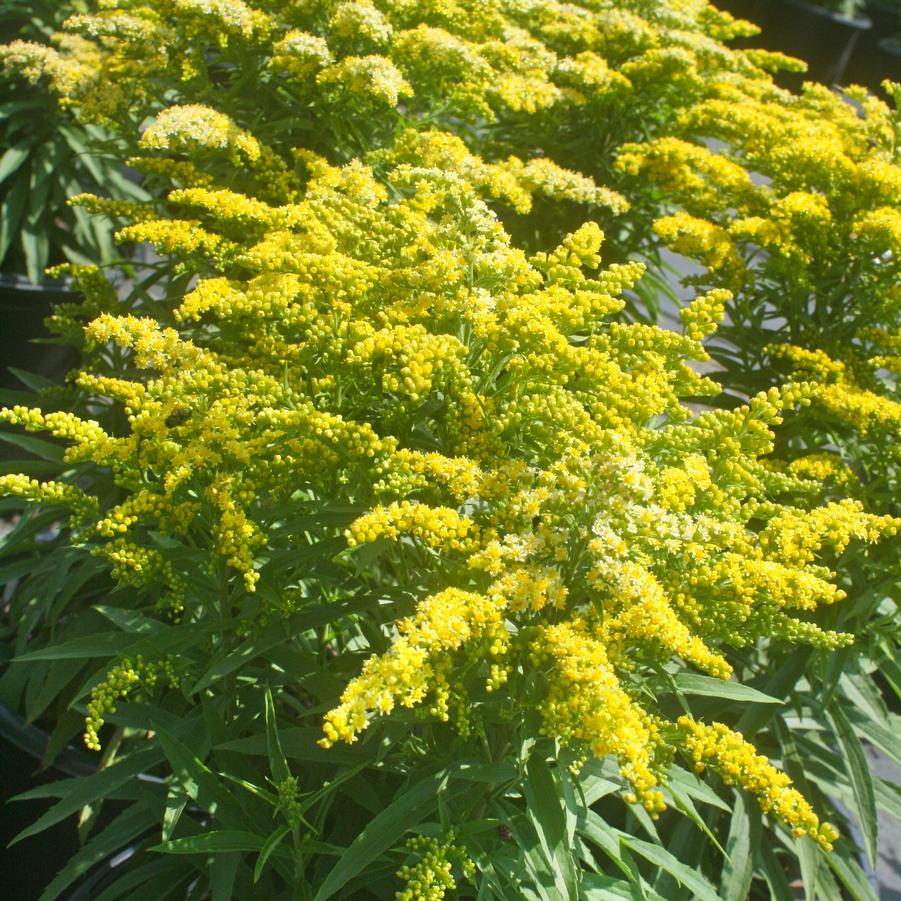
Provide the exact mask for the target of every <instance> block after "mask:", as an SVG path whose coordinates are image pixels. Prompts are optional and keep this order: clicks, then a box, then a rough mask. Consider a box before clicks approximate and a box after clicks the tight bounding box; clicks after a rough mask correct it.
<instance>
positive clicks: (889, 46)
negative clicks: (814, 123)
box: [847, 24, 901, 95]
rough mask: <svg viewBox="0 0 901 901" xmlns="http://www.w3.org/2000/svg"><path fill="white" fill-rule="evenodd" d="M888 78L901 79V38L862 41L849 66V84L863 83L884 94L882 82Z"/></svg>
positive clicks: (876, 92) (877, 92) (892, 79)
mask: <svg viewBox="0 0 901 901" xmlns="http://www.w3.org/2000/svg"><path fill="white" fill-rule="evenodd" d="M895 28H896V30H897V28H898V25H897V24H896V26H895ZM874 31H875V29H874ZM868 37H869V35H868ZM887 78H888V79H890V80H891V81H901V38H899V37H883V38H881V39H879V40H872V41H868V42H867V43H866V44H864V42H863V41H861V42H860V44H859V45H858V46H857V49H856V50H855V51H854V56H853V58H852V60H851V64H850V65H849V66H848V78H847V81H848V84H862V85H864V86H866V87H868V88H869V89H870V90H871V91H873V93H875V94H882V95H884V94H885V92H884V91H883V90H882V82H883V81H885V79H887Z"/></svg>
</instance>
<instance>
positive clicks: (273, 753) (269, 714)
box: [265, 685, 291, 784]
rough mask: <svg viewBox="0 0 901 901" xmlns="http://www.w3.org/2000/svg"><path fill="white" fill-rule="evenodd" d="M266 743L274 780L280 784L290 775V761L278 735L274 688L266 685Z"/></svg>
mask: <svg viewBox="0 0 901 901" xmlns="http://www.w3.org/2000/svg"><path fill="white" fill-rule="evenodd" d="M265 716H266V743H267V750H268V753H269V769H270V771H271V772H272V779H273V781H274V782H275V783H276V784H278V783H281V782H284V781H285V780H286V779H287V778H288V777H289V776H290V775H291V770H290V769H289V768H288V761H287V760H285V752H284V751H283V750H282V745H281V742H280V741H279V737H278V723H277V722H276V719H275V702H274V701H273V700H272V689H271V688H270V687H269V686H268V685H267V686H266V711H265Z"/></svg>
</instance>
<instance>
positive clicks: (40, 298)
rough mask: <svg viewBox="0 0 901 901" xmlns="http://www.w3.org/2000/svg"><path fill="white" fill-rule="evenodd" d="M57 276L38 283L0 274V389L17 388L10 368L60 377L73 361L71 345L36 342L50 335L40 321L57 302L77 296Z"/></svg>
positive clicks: (20, 386) (70, 366) (19, 387)
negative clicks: (63, 345)
mask: <svg viewBox="0 0 901 901" xmlns="http://www.w3.org/2000/svg"><path fill="white" fill-rule="evenodd" d="M78 296H79V295H78V294H77V293H76V292H74V291H72V290H71V288H70V287H69V285H68V283H67V282H65V281H62V280H59V279H53V280H48V281H46V282H44V283H43V284H41V285H34V284H32V283H31V282H30V281H29V280H28V279H27V278H25V277H24V276H21V275H8V274H3V273H0V389H2V388H14V389H21V388H22V384H21V382H19V380H18V379H16V377H15V376H14V375H13V374H12V373H11V372H10V371H9V368H10V367H13V368H15V369H23V370H26V371H27V372H34V373H37V374H38V375H42V376H44V377H45V378H49V379H54V380H59V379H61V378H62V377H63V376H64V375H65V374H66V373H67V372H68V371H69V370H70V369H71V368H72V367H73V366H74V365H75V363H76V362H77V359H78V358H77V355H76V353H75V351H74V350H73V349H72V348H69V347H62V346H59V345H54V344H46V343H36V342H40V341H46V340H47V339H49V338H51V335H50V333H49V332H48V331H47V329H46V327H45V326H44V320H45V319H46V318H47V316H49V315H50V312H51V311H52V309H53V307H54V306H55V305H56V304H58V303H64V302H68V303H71V302H73V301H75V300H77V299H78Z"/></svg>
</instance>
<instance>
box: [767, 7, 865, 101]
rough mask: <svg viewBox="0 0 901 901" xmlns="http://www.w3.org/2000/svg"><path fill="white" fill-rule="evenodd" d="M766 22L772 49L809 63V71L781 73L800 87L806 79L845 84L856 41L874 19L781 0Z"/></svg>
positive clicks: (790, 83)
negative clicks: (844, 14)
mask: <svg viewBox="0 0 901 901" xmlns="http://www.w3.org/2000/svg"><path fill="white" fill-rule="evenodd" d="M762 24H764V26H765V28H766V32H765V35H764V37H765V39H766V40H765V43H766V45H767V46H768V47H769V48H770V49H772V50H781V51H782V52H783V53H788V54H789V55H790V56H796V57H798V59H803V60H804V61H805V62H806V63H807V65H808V70H807V73H806V74H805V75H797V74H790V73H784V74H782V75H780V76H779V80H780V82H782V83H784V84H785V86H786V87H790V88H792V89H795V90H796V89H797V88H798V87H800V85H801V82H802V81H804V80H807V81H820V82H823V83H824V84H842V83H843V81H844V78H845V69H846V68H847V66H848V62H849V60H850V59H851V54H852V53H853V52H854V46H855V44H857V42H858V40H859V39H860V36H861V35H862V34H864V33H866V32H867V31H869V30H870V29H871V28H872V24H873V23H872V22H871V21H870V19H868V18H867V17H866V16H859V17H857V18H853V19H851V18H848V17H847V16H843V15H841V13H837V12H832V11H831V10H828V9H825V8H824V7H822V6H815V5H813V4H811V3H804V2H803V0H781V2H780V3H778V4H777V5H774V7H773V9H772V13H771V15H769V16H768V17H767V20H766V22H764V23H762Z"/></svg>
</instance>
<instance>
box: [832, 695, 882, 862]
mask: <svg viewBox="0 0 901 901" xmlns="http://www.w3.org/2000/svg"><path fill="white" fill-rule="evenodd" d="M829 717H830V719H831V720H832V724H833V725H834V726H835V735H836V738H837V739H838V743H839V746H840V747H841V749H842V757H843V758H844V761H845V767H846V768H847V770H848V775H849V776H850V777H851V788H852V789H853V791H854V802H855V807H856V809H857V817H858V819H859V820H860V827H861V830H862V831H863V837H864V842H865V843H866V846H867V856H868V857H869V858H870V863H871V864H872V865H873V866H876V851H877V847H878V844H879V821H878V818H877V816H876V796H875V794H874V792H873V780H872V779H871V777H870V768H869V765H868V764H867V758H866V756H865V755H864V752H863V747H862V745H861V744H860V739H859V738H858V737H857V735H855V733H854V729H853V727H852V726H851V723H850V722H849V721H848V717H847V716H846V715H845V712H844V711H843V710H842V706H841V704H833V705H832V707H831V708H830V711H829Z"/></svg>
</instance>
